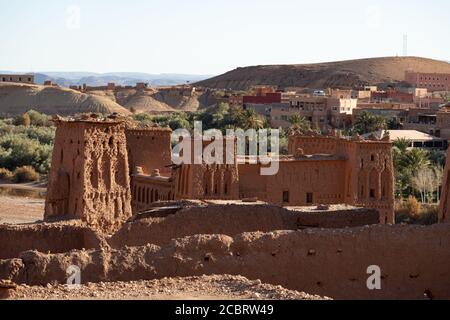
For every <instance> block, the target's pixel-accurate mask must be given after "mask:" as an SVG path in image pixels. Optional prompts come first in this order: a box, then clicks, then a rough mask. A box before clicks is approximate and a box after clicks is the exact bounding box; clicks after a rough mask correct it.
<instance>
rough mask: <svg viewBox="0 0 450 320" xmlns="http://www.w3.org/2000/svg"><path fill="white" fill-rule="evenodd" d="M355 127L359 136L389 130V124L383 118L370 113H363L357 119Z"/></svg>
mask: <svg viewBox="0 0 450 320" xmlns="http://www.w3.org/2000/svg"><path fill="white" fill-rule="evenodd" d="M353 127H354V130H355V131H356V132H357V133H358V134H366V133H370V132H375V131H378V130H385V129H387V124H386V120H385V119H384V118H383V117H380V116H376V115H373V114H371V113H370V112H368V111H363V112H361V114H360V115H359V116H358V117H357V118H356V121H355V124H354V126H353Z"/></svg>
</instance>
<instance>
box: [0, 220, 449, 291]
mask: <svg viewBox="0 0 450 320" xmlns="http://www.w3.org/2000/svg"><path fill="white" fill-rule="evenodd" d="M449 241H450V225H449V224H439V225H434V226H430V227H421V226H384V225H375V226H370V227H361V228H353V229H340V230H326V229H317V230H316V229H308V230H304V231H278V232H270V233H261V232H256V233H244V234H241V235H238V236H235V237H229V236H225V235H197V236H191V237H186V238H182V239H176V240H173V241H172V242H171V243H170V244H168V245H165V246H162V247H160V246H155V245H147V246H142V247H126V248H123V249H121V250H101V251H100V250H90V251H72V252H70V253H66V254H43V253H38V252H25V253H23V254H22V255H21V257H19V259H11V260H1V261H0V278H5V279H12V280H13V281H15V282H18V283H28V284H34V285H39V284H46V283H49V282H54V281H58V282H60V283H65V281H66V277H67V275H66V269H67V267H68V266H69V265H71V264H75V265H77V266H79V267H80V268H81V272H82V282H83V283H86V282H99V281H105V280H107V281H129V280H138V279H157V278H163V277H175V276H193V275H195V276H197V275H203V274H206V275H210V274H232V275H242V276H245V277H247V278H249V279H260V280H262V281H263V282H267V283H271V284H275V285H277V284H279V285H282V286H284V287H286V288H289V289H295V290H300V291H305V292H308V293H311V294H319V295H322V296H329V297H332V298H336V299H423V298H424V293H425V292H426V293H427V294H428V296H431V297H433V298H435V299H449V298H450V268H448V266H449V265H450V251H449V250H448V247H447V246H446V244H447V243H449ZM372 265H377V266H379V267H380V268H381V290H369V289H368V287H367V279H368V277H369V275H368V274H367V268H368V267H369V266H372Z"/></svg>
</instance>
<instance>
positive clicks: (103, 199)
mask: <svg viewBox="0 0 450 320" xmlns="http://www.w3.org/2000/svg"><path fill="white" fill-rule="evenodd" d="M55 124H56V126H57V129H56V137H55V147H54V150H53V158H52V170H51V172H50V176H49V181H48V192H47V199H46V205H45V216H44V217H45V220H53V219H71V218H75V219H81V220H82V221H84V222H86V223H87V224H88V225H89V226H92V227H95V228H98V229H100V230H102V231H105V232H112V231H114V230H116V229H117V228H118V227H120V225H121V224H122V223H123V222H125V221H126V220H127V219H128V218H129V217H130V216H131V191H130V176H129V170H128V155H127V149H126V137H125V124H124V123H123V122H120V121H115V120H108V121H98V120H93V119H86V120H72V121H66V120H56V121H55Z"/></svg>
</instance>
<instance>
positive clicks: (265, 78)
mask: <svg viewBox="0 0 450 320" xmlns="http://www.w3.org/2000/svg"><path fill="white" fill-rule="evenodd" d="M407 70H411V71H416V72H436V73H450V63H448V62H444V61H437V60H432V59H426V58H419V57H384V58H371V59H361V60H348V61H339V62H328V63H318V64H299V65H266V66H252V67H245V68H237V69H235V70H232V71H230V72H227V73H225V74H223V75H219V76H217V77H214V78H211V79H208V80H204V81H200V82H198V83H196V85H198V86H203V87H208V88H219V89H234V90H246V89H248V88H249V87H251V86H254V85H263V84H264V85H276V86H279V87H281V88H285V87H309V88H326V87H352V86H355V85H367V84H382V83H392V82H401V81H404V80H405V71H407Z"/></svg>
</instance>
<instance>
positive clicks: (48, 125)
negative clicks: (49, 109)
mask: <svg viewBox="0 0 450 320" xmlns="http://www.w3.org/2000/svg"><path fill="white" fill-rule="evenodd" d="M54 136H55V128H54V127H53V124H52V122H51V117H49V116H46V115H43V114H40V113H38V112H36V111H32V110H31V111H29V112H27V113H25V114H24V115H21V116H18V117H15V118H3V119H0V168H2V169H3V170H5V169H6V170H9V171H14V170H16V169H17V168H20V167H24V166H31V167H32V168H33V169H34V170H35V171H36V172H38V173H40V174H47V173H48V172H49V170H50V165H51V155H52V149H53V139H54ZM4 172H6V171H4Z"/></svg>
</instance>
